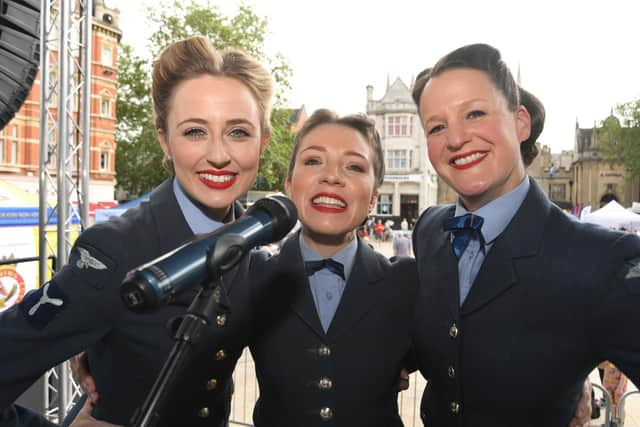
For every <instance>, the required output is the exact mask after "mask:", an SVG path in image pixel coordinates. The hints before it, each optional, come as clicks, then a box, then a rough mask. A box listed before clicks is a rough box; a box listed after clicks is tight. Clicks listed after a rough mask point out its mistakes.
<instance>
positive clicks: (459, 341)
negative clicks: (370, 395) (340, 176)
mask: <svg viewBox="0 0 640 427" xmlns="http://www.w3.org/2000/svg"><path fill="white" fill-rule="evenodd" d="M413 97H414V100H415V101H416V104H417V105H418V110H419V114H420V119H421V121H422V124H423V127H424V131H425V134H426V139H427V151H428V154H429V159H430V160H431V164H432V165H433V166H434V168H435V169H436V171H437V173H438V175H439V176H440V177H441V178H442V179H443V180H444V181H445V182H446V183H447V184H448V185H449V186H450V187H452V188H453V189H454V190H455V191H456V193H457V194H458V201H457V203H456V204H455V205H450V206H438V207H433V208H430V209H427V210H426V211H425V212H424V213H423V214H422V215H421V217H420V219H419V221H418V223H417V224H416V227H415V229H414V232H413V243H414V245H413V249H414V253H415V256H416V261H417V268H418V275H419V278H420V287H419V293H418V298H417V304H416V310H415V324H414V327H413V331H414V341H413V342H414V345H415V351H416V353H417V359H418V365H419V368H420V370H421V372H422V373H423V375H424V376H425V377H426V378H427V379H428V383H427V388H426V390H425V392H424V396H423V399H422V405H421V415H422V418H423V420H424V423H425V426H429V427H430V426H438V427H447V426H460V425H467V426H489V425H490V426H494V427H499V426H508V425H515V424H517V425H518V426H542V425H544V426H547V427H555V426H565V425H567V424H568V423H569V421H570V419H571V417H572V415H573V413H574V410H575V408H576V403H577V402H578V399H579V398H580V395H581V391H582V390H583V385H584V379H585V378H586V377H587V376H588V375H589V373H590V372H591V371H592V370H593V369H594V368H595V366H596V365H597V364H598V363H599V362H600V361H601V360H610V361H612V362H613V363H615V364H616V366H618V367H619V368H620V369H621V370H622V371H623V372H625V374H627V375H628V376H629V378H630V379H631V380H632V381H634V382H635V383H636V384H640V335H639V334H638V333H637V328H636V325H638V324H640V310H638V307H639V306H640V239H638V237H637V236H634V235H631V234H623V233H617V232H613V231H609V230H606V229H603V228H600V227H597V226H592V225H589V224H583V223H579V222H576V221H573V220H572V219H571V218H569V217H568V216H567V215H566V214H564V213H563V212H562V211H561V210H560V209H559V208H557V207H556V206H555V205H554V204H553V203H551V202H550V201H549V199H548V197H547V196H546V195H545V194H544V193H543V191H542V189H541V188H540V186H539V185H538V184H537V183H536V182H535V180H533V179H531V178H529V177H528V176H527V173H526V166H527V165H529V164H530V163H531V162H532V161H533V159H534V157H535V155H536V153H537V149H536V146H535V142H536V139H537V137H538V136H539V134H540V132H541V131H542V127H543V124H544V107H543V106H542V104H541V103H540V102H539V101H538V100H537V98H535V97H534V96H533V95H531V94H530V93H528V92H526V91H524V90H523V89H521V88H518V86H517V84H516V82H515V81H514V79H513V76H512V74H511V72H510V71H509V70H508V68H507V66H506V64H505V63H504V62H503V60H502V58H501V56H500V53H499V51H498V50H497V49H495V48H493V47H491V46H488V45H485V44H474V45H468V46H464V47H461V48H459V49H456V50H454V51H452V52H450V53H449V54H447V55H445V56H444V57H443V58H441V59H440V60H439V61H438V62H437V63H436V65H435V66H434V67H433V68H431V69H427V70H425V72H423V73H421V74H420V75H419V77H418V78H417V79H416V83H415V86H414V90H413ZM610 325H616V327H615V328H611V326H610ZM583 395H584V393H583Z"/></svg>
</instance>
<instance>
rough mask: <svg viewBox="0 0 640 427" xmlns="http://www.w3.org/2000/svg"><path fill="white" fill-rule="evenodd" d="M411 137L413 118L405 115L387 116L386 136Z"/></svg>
mask: <svg viewBox="0 0 640 427" xmlns="http://www.w3.org/2000/svg"><path fill="white" fill-rule="evenodd" d="M411 135H413V116H411V115H407V114H404V115H394V116H387V136H411Z"/></svg>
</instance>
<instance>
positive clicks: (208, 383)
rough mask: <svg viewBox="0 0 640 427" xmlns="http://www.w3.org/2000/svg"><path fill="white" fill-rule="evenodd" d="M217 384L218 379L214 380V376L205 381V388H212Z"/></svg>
mask: <svg viewBox="0 0 640 427" xmlns="http://www.w3.org/2000/svg"><path fill="white" fill-rule="evenodd" d="M217 386H218V380H216V379H215V378H211V379H210V380H209V381H207V390H209V391H211V390H214V389H215V388H216V387H217Z"/></svg>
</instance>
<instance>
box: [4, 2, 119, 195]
mask: <svg viewBox="0 0 640 427" xmlns="http://www.w3.org/2000/svg"><path fill="white" fill-rule="evenodd" d="M93 12H94V13H93V23H92V60H91V62H92V63H91V74H92V76H91V114H90V117H91V128H90V129H91V130H90V141H91V153H90V185H89V201H90V202H102V201H112V200H113V199H114V197H113V196H114V186H115V170H116V169H115V151H116V142H115V124H116V109H115V106H116V102H115V101H116V82H117V48H118V42H119V41H120V38H121V35H122V33H121V31H120V29H119V28H118V21H119V11H118V10H117V9H109V8H107V7H105V5H104V3H103V0H96V1H95V2H94V11H93ZM54 55H55V53H54ZM49 77H50V79H52V80H57V78H58V73H57V71H56V70H54V69H53V67H52V71H51V73H50V76H49ZM40 82H41V80H40V73H39V72H38V76H37V77H36V80H35V82H34V84H33V87H32V88H31V92H30V93H29V96H28V97H27V99H26V101H25V102H24V104H23V105H22V107H21V108H20V110H19V111H18V112H17V113H16V115H15V117H14V118H13V119H12V120H11V121H10V122H9V123H8V124H7V125H6V126H5V127H4V129H2V130H0V180H3V181H6V182H9V183H11V184H14V185H16V186H18V187H21V188H23V189H25V190H27V191H29V192H32V193H36V192H37V191H38V188H39V181H38V173H39V166H40V90H41V88H40ZM54 102H57V100H54ZM52 113H53V115H54V116H55V115H56V109H55V108H54V109H53V111H52ZM55 137H57V135H55Z"/></svg>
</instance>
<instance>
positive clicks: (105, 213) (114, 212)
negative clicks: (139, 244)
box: [95, 192, 151, 222]
mask: <svg viewBox="0 0 640 427" xmlns="http://www.w3.org/2000/svg"><path fill="white" fill-rule="evenodd" d="M149 196H151V193H150V192H149V193H147V194H144V195H142V196H140V197H138V198H137V199H134V200H130V201H128V202H126V203H123V204H121V205H118V206H114V207H112V208H108V209H97V210H96V217H95V222H103V221H107V220H108V219H109V218H111V217H112V216H120V215H122V214H123V213H125V212H126V211H127V210H129V209H131V208H133V207H136V206H138V205H139V204H140V203H141V202H144V201H145V200H149Z"/></svg>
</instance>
